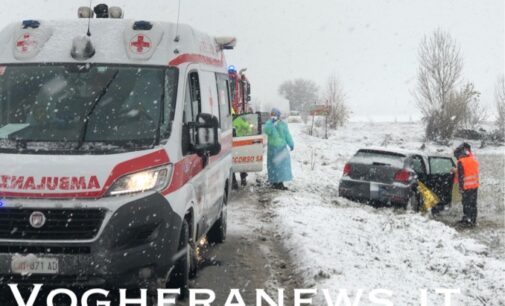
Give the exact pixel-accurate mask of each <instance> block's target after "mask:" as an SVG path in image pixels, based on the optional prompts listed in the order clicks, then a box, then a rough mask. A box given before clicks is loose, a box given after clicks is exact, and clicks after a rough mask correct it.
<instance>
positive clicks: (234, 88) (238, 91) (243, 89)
mask: <svg viewBox="0 0 505 306" xmlns="http://www.w3.org/2000/svg"><path fill="white" fill-rule="evenodd" d="M246 70H247V69H245V68H244V69H241V70H240V71H239V72H237V68H235V66H233V65H231V66H229V67H228V75H229V76H230V94H231V98H232V106H233V110H234V111H235V114H242V113H247V112H250V109H249V102H250V101H251V83H249V80H248V79H247V77H246V76H245V74H244V72H245V71H246Z"/></svg>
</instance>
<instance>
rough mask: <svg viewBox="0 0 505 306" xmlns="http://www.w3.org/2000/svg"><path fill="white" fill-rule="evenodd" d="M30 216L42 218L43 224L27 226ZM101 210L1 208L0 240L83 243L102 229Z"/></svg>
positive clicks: (103, 215)
mask: <svg viewBox="0 0 505 306" xmlns="http://www.w3.org/2000/svg"><path fill="white" fill-rule="evenodd" d="M33 212H41V213H42V214H44V216H45V219H46V220H45V224H44V225H43V226H42V227H41V228H34V227H33V226H32V225H31V224H30V216H31V215H32V213H33ZM104 217H105V211H104V210H102V209H24V208H22V209H17V208H0V239H20V240H85V239H92V238H94V237H95V236H96V235H97V233H98V231H99V230H100V227H101V225H102V222H103V219H104Z"/></svg>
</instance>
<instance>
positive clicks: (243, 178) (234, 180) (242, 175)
mask: <svg viewBox="0 0 505 306" xmlns="http://www.w3.org/2000/svg"><path fill="white" fill-rule="evenodd" d="M246 179H247V172H240V180H241V181H242V182H245V180H246ZM233 185H235V186H237V185H238V183H237V178H236V177H235V173H233Z"/></svg>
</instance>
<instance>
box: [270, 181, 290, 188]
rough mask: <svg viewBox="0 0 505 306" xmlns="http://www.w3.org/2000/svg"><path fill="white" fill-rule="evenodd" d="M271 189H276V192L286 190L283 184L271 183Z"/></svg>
mask: <svg viewBox="0 0 505 306" xmlns="http://www.w3.org/2000/svg"><path fill="white" fill-rule="evenodd" d="M272 188H273V189H278V190H288V187H286V186H284V184H283V183H282V182H281V183H273V184H272Z"/></svg>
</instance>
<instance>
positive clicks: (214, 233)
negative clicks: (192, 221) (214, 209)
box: [207, 191, 228, 243]
mask: <svg viewBox="0 0 505 306" xmlns="http://www.w3.org/2000/svg"><path fill="white" fill-rule="evenodd" d="M227 217H228V192H226V191H225V192H224V195H223V207H222V208H221V216H220V217H219V219H218V220H217V221H216V223H214V225H213V226H212V228H211V229H210V231H209V233H208V234H207V240H208V241H209V243H223V242H224V241H225V240H226V228H227V221H226V220H227Z"/></svg>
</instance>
